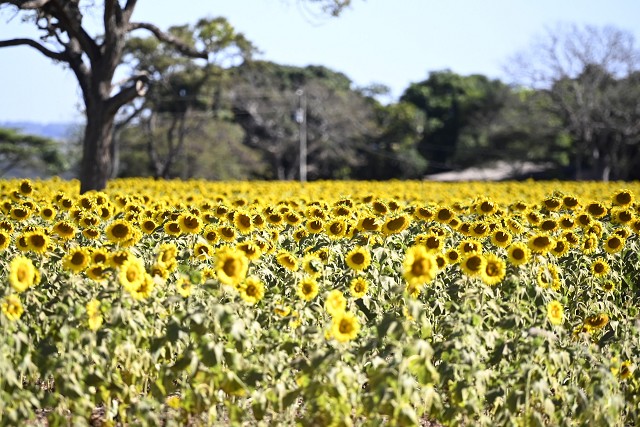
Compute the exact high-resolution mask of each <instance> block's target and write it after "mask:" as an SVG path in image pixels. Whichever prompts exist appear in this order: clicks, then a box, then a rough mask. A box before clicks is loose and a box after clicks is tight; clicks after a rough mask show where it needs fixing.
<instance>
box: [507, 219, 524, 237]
mask: <svg viewBox="0 0 640 427" xmlns="http://www.w3.org/2000/svg"><path fill="white" fill-rule="evenodd" d="M507 228H509V231H511V232H512V233H513V234H514V235H516V236H518V235H520V234H522V233H524V230H525V227H524V225H522V222H521V221H519V220H518V219H516V218H515V217H511V218H509V219H508V220H507Z"/></svg>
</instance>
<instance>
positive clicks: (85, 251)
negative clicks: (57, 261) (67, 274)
mask: <svg viewBox="0 0 640 427" xmlns="http://www.w3.org/2000/svg"><path fill="white" fill-rule="evenodd" d="M90 262H91V253H90V251H89V248H85V247H76V248H73V249H71V250H69V252H68V253H67V254H66V255H65V256H64V257H63V258H62V267H63V268H64V269H65V270H68V271H72V272H74V273H79V272H81V271H82V270H84V269H85V268H86V267H87V266H88V265H89V263H90Z"/></svg>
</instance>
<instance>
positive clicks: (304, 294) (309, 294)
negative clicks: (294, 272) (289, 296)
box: [297, 277, 318, 301]
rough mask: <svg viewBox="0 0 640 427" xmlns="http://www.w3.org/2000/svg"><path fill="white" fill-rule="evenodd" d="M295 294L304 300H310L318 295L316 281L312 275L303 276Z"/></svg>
mask: <svg viewBox="0 0 640 427" xmlns="http://www.w3.org/2000/svg"><path fill="white" fill-rule="evenodd" d="M297 294H298V296H299V297H300V298H302V299H303V300H305V301H311V300H312V299H314V298H315V297H316V295H318V282H316V279H314V278H313V277H304V278H303V279H302V280H300V283H298V291H297Z"/></svg>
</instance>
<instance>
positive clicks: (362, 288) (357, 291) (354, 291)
mask: <svg viewBox="0 0 640 427" xmlns="http://www.w3.org/2000/svg"><path fill="white" fill-rule="evenodd" d="M368 289H369V282H367V280H366V279H365V278H364V277H356V278H355V279H352V280H351V283H350V284H349V291H350V292H351V295H352V296H353V297H354V298H356V299H358V298H362V297H363V296H365V295H366V294H367V290H368Z"/></svg>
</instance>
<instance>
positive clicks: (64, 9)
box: [47, 1, 100, 64]
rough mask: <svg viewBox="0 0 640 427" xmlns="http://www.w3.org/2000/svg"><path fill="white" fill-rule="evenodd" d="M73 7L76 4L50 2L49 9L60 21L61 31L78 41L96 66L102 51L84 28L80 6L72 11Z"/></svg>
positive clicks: (76, 6)
mask: <svg viewBox="0 0 640 427" xmlns="http://www.w3.org/2000/svg"><path fill="white" fill-rule="evenodd" d="M72 7H74V3H73V2H68V1H64V2H61V3H59V2H56V1H49V2H48V4H47V9H48V8H50V9H51V10H49V12H50V13H51V15H52V16H53V17H55V18H57V19H58V21H60V26H59V30H60V31H66V32H67V33H68V34H69V38H75V39H76V40H78V42H79V43H80V46H82V50H83V51H84V52H85V53H86V54H87V56H88V57H89V60H90V61H91V63H92V64H95V63H96V62H97V60H98V58H99V56H100V49H99V47H98V45H97V43H96V41H95V40H94V39H93V38H92V37H91V36H90V35H89V33H87V31H86V30H85V29H84V27H83V26H82V16H81V13H80V10H79V9H78V5H77V4H75V9H73V10H71V8H72ZM73 15H75V16H73Z"/></svg>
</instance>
